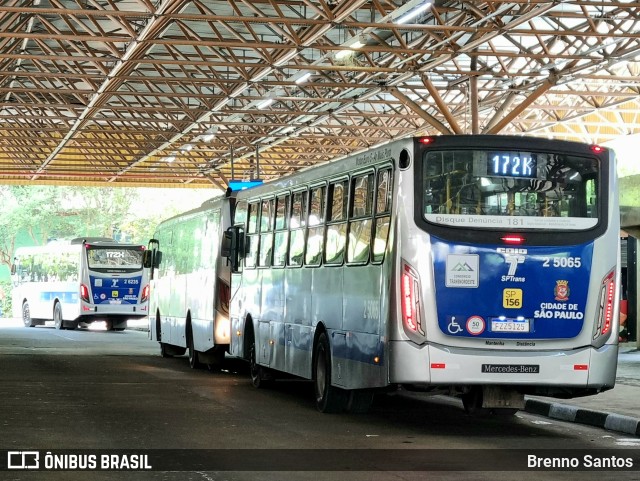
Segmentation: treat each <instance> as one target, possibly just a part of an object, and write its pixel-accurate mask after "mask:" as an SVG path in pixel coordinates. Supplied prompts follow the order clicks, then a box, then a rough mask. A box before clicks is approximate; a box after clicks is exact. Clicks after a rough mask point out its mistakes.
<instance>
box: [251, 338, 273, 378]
mask: <svg viewBox="0 0 640 481" xmlns="http://www.w3.org/2000/svg"><path fill="white" fill-rule="evenodd" d="M256 356H257V354H256V340H255V337H253V336H252V338H251V340H250V345H249V375H250V376H251V385H252V386H253V387H257V388H258V389H260V388H265V387H269V386H271V385H272V384H273V377H272V376H270V375H269V373H268V371H267V369H265V368H264V367H262V366H261V365H260V364H258V361H257V358H256Z"/></svg>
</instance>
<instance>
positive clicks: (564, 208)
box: [419, 149, 599, 230]
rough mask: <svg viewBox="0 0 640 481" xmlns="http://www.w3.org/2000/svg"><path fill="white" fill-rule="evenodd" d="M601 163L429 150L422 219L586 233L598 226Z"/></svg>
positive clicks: (543, 155)
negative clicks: (581, 231)
mask: <svg viewBox="0 0 640 481" xmlns="http://www.w3.org/2000/svg"><path fill="white" fill-rule="evenodd" d="M598 168H599V163H598V160H597V158H596V157H595V156H594V157H593V158H587V157H578V156H571V155H566V154H554V153H542V152H523V151H518V152H514V151H508V150H505V151H499V150H497V149H491V150H489V149H487V150H480V149H477V150H442V151H428V152H426V153H425V155H424V158H423V169H422V172H423V176H422V177H423V178H422V179H420V180H419V181H420V182H421V183H422V192H423V201H422V206H423V215H424V217H425V219H426V220H427V221H429V222H432V223H436V224H443V225H451V226H458V227H465V228H467V227H479V228H487V229H496V228H497V229H500V228H511V229H512V228H514V227H515V228H524V229H550V230H586V229H590V228H593V227H594V226H596V224H597V223H598V201H599V200H598V188H597V187H598V181H599V176H598V172H599V170H598Z"/></svg>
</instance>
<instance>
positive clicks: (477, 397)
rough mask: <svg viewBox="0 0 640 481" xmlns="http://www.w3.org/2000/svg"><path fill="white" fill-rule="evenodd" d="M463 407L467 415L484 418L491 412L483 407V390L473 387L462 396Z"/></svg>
mask: <svg viewBox="0 0 640 481" xmlns="http://www.w3.org/2000/svg"><path fill="white" fill-rule="evenodd" d="M461 398H462V406H463V407H464V410H465V412H466V413H467V414H471V415H472V416H483V415H486V414H488V413H489V410H488V409H486V408H483V407H482V388H481V387H472V388H471V389H469V391H468V392H466V393H464V394H463V395H462V396H461Z"/></svg>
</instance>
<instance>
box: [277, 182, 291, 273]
mask: <svg viewBox="0 0 640 481" xmlns="http://www.w3.org/2000/svg"><path fill="white" fill-rule="evenodd" d="M289 199H290V196H289V195H288V194H287V195H280V196H278V197H276V221H275V230H276V232H275V234H274V236H275V237H274V244H273V265H274V266H278V267H281V266H284V264H285V261H286V259H287V246H288V244H289V242H288V241H289V232H288V231H287V227H288V222H287V221H288V220H289Z"/></svg>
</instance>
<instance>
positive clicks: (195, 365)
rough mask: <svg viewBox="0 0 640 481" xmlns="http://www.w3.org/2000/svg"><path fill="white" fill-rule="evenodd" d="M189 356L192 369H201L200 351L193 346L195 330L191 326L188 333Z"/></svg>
mask: <svg viewBox="0 0 640 481" xmlns="http://www.w3.org/2000/svg"><path fill="white" fill-rule="evenodd" d="M187 357H188V358H189V367H190V368H191V369H200V368H201V367H202V364H201V363H200V361H199V360H198V351H196V349H195V347H194V346H193V330H192V329H191V326H189V332H188V333H187Z"/></svg>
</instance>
